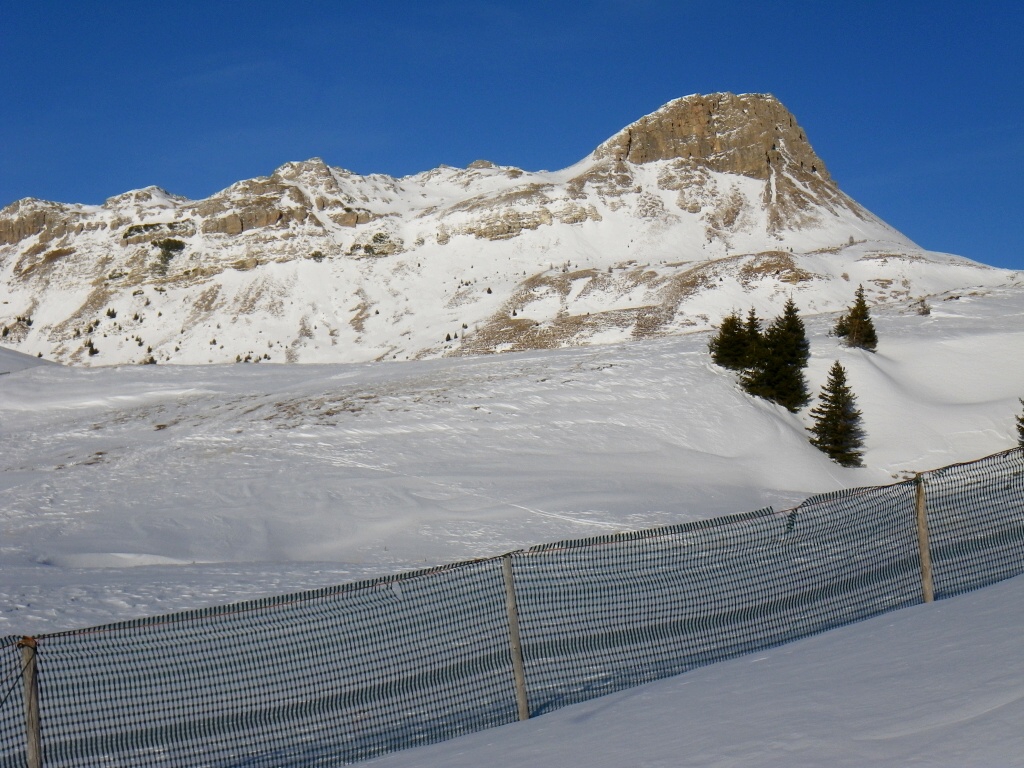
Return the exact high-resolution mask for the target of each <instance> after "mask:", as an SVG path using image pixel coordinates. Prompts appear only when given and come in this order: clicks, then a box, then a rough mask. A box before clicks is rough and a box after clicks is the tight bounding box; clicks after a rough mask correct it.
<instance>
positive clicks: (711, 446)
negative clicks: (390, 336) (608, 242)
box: [0, 285, 1024, 634]
mask: <svg viewBox="0 0 1024 768" xmlns="http://www.w3.org/2000/svg"><path fill="white" fill-rule="evenodd" d="M833 320H834V317H830V316H821V317H816V318H810V319H809V320H808V331H809V335H810V338H811V349H812V358H811V362H810V366H809V370H808V378H809V381H810V385H811V388H812V391H813V392H815V393H816V392H817V391H818V390H819V388H820V387H821V385H822V384H823V383H824V381H825V378H826V374H827V371H828V368H829V367H830V365H831V364H832V362H833V361H834V360H836V359H839V360H841V361H842V363H843V365H844V366H846V368H847V370H848V371H849V381H850V385H851V386H852V388H853V390H854V392H855V393H856V394H857V396H858V398H859V400H858V403H859V406H860V408H861V409H862V410H863V412H864V426H865V429H866V431H867V435H868V437H867V444H866V449H867V450H866V455H865V460H866V464H867V466H866V467H865V468H862V469H844V468H842V467H839V466H837V465H836V464H833V463H832V462H830V461H829V460H828V459H827V458H826V457H825V456H824V455H823V454H821V453H819V452H818V451H816V450H815V449H814V448H812V447H811V446H810V445H809V444H808V441H807V437H808V436H807V433H806V431H805V427H806V426H807V425H808V424H809V423H810V422H809V419H808V417H807V412H806V410H805V411H804V412H803V413H802V414H798V415H794V414H791V413H789V412H788V411H785V410H784V409H782V408H780V407H777V406H774V405H771V404H769V403H767V402H765V401H763V400H757V399H754V398H751V397H749V396H747V395H746V394H745V393H743V392H742V390H740V389H739V387H738V386H737V385H736V382H735V377H734V376H733V375H732V374H731V373H730V372H728V371H726V370H724V369H721V368H718V367H717V366H714V365H712V364H711V363H710V360H709V356H708V353H707V340H708V335H707V334H691V335H686V336H680V337H673V338H667V339H655V340H644V341H639V342H632V343H626V344H612V345H600V346H591V347H584V348H576V349H566V350H541V351H534V352H528V353H519V354H510V355H501V356H487V357H475V358H460V359H437V360H424V361H415V362H410V363H403V364H400V365H399V364H393V363H369V364H348V365H322V366H279V365H265V366H238V365H223V366H132V367H123V368H111V367H105V368H92V369H86V368H68V367H62V366H54V365H47V366H39V367H34V368H30V369H26V370H22V371H19V372H14V373H11V374H9V375H5V376H2V377H0V445H2V446H3V451H2V454H0V634H7V633H33V632H40V631H45V630H52V629H56V628H65V627H73V626H76V625H89V624H96V623H101V622H104V621H108V620H112V619H116V618H124V617H127V616H138V615H146V614H157V613H163V612H167V611H171V610H174V609H179V608H181V609H183V608H191V607H198V606H201V605H208V604H211V603H221V602H229V601H231V600H235V599H241V598H244V597H253V596H256V595H266V594H275V593H286V592H291V591H295V590H298V589H302V588H305V587H313V586H322V585H326V584H333V583H339V582H343V581H347V580H350V579H353V578H359V577H361V576H365V575H368V574H380V573H390V572H394V571H397V570H401V569H405V568H412V567H417V566H422V565H425V564H437V563H443V562H449V561H453V560H461V559H467V558H472V557H477V556H483V555H494V554H500V553H502V552H505V551H509V550H512V549H515V548H518V547H522V546H526V545H531V544H536V543H541V542H544V541H552V540H558V539H563V538H579V537H585V536H591V535H598V534H604V533H609V532H614V531H619V530H629V529H639V528H645V527H650V526H655V525H660V524H667V523H675V522H680V521H684V520H689V519H694V518H698V517H705V516H712V515H719V514H725V513H731V512H738V511H744V510H749V509H756V508H760V507H763V506H766V505H768V504H771V505H774V506H775V507H776V508H785V507H788V506H790V505H793V504H795V503H796V502H798V501H800V500H801V499H803V498H804V497H805V496H807V495H809V494H811V493H816V492H823V491H829V490H834V489H838V488H843V487H849V486H858V485H875V484H883V483H887V482H891V481H892V480H893V479H894V478H902V477H903V476H904V475H905V473H907V472H913V471H917V470H925V469H931V468H935V467H939V466H944V465H946V464H949V463H952V462H956V461H966V460H970V459H974V458H978V457H980V456H983V455H987V454H990V453H994V452H996V451H999V450H1004V449H1006V448H1009V447H1012V446H1013V445H1014V444H1015V431H1014V416H1015V414H1017V413H1019V412H1020V404H1019V402H1018V401H1017V398H1018V397H1020V396H1021V395H1022V394H1024V392H1022V390H1021V382H1024V354H1021V351H1022V350H1024V285H1017V286H1016V287H1014V288H1004V289H999V290H993V291H989V292H984V293H981V292H979V293H976V294H951V295H947V296H944V297H938V298H936V300H935V301H933V303H932V309H931V314H929V315H920V314H918V313H917V310H916V307H914V306H913V305H912V304H908V303H904V304H902V305H893V306H891V307H888V308H886V309H877V308H876V310H875V323H876V326H877V328H878V334H879V338H880V342H879V347H878V351H877V352H876V353H874V354H871V353H868V352H864V351H862V350H854V349H848V348H846V347H843V346H841V345H840V344H839V342H838V340H837V339H835V338H834V337H831V336H829V335H828V330H829V328H830V326H831V324H832V321H833Z"/></svg>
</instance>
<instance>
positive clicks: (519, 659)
mask: <svg viewBox="0 0 1024 768" xmlns="http://www.w3.org/2000/svg"><path fill="white" fill-rule="evenodd" d="M501 570H502V573H503V574H504V576H505V608H506V610H507V611H508V642H509V650H510V651H511V652H512V674H513V676H514V677H515V685H516V705H517V707H518V709H519V719H520V720H529V719H530V702H529V699H528V698H527V696H526V668H525V666H524V664H523V645H522V642H521V640H520V639H519V609H518V608H517V607H516V588H515V583H514V582H513V581H512V555H511V554H507V555H502V557H501Z"/></svg>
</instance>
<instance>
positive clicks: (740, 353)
mask: <svg viewBox="0 0 1024 768" xmlns="http://www.w3.org/2000/svg"><path fill="white" fill-rule="evenodd" d="M856 296H857V299H856V301H855V302H854V305H853V307H851V308H850V311H849V313H848V314H847V315H845V316H844V317H843V318H840V324H837V325H838V327H839V329H840V330H841V331H842V332H841V333H839V331H836V333H837V335H841V336H845V337H846V343H847V344H851V338H852V340H853V341H855V342H856V344H851V345H852V346H863V347H864V348H866V349H874V347H875V344H877V338H876V336H875V331H874V327H873V325H872V324H871V318H870V316H869V314H868V311H867V304H866V303H865V301H864V290H863V288H858V289H857V294H856ZM708 350H709V351H710V352H711V359H712V360H714V362H715V363H717V364H718V365H721V366H723V367H725V368H729V369H731V370H734V371H738V372H739V374H740V385H741V386H742V387H743V389H744V390H746V391H747V392H748V393H750V394H752V395H756V396H758V397H763V398H764V399H766V400H770V401H771V402H773V403H778V404H779V405H782V406H783V407H785V408H787V409H789V410H790V411H792V412H796V411H798V410H799V409H800V408H802V407H803V406H805V405H807V403H808V402H809V401H810V396H809V394H808V392H807V381H806V379H805V378H804V369H806V367H807V361H808V360H809V359H810V351H811V348H810V343H809V342H808V341H807V334H806V332H805V330H804V323H803V320H801V319H800V315H799V312H798V310H797V307H796V304H795V303H794V302H793V300H792V299H790V300H789V301H787V302H786V306H785V308H784V309H783V312H782V314H781V315H779V316H778V317H777V318H775V319H774V320H773V321H772V323H771V325H769V326H768V329H767V330H764V331H762V330H761V321H760V319H759V318H758V317H757V313H756V312H755V311H754V310H753V309H751V310H750V312H749V313H748V314H747V317H746V320H745V321H744V320H743V319H741V318H740V315H739V313H738V312H733V313H732V314H730V315H729V316H728V317H726V318H725V319H723V320H722V324H721V325H720V326H719V328H718V332H717V333H716V334H715V335H714V336H713V337H712V339H711V341H710V342H709V344H708ZM1022 403H1024V401H1022ZM810 414H811V416H812V418H813V419H814V424H813V425H812V426H810V427H808V428H807V429H808V431H809V432H810V433H811V435H812V437H811V444H812V445H813V446H814V447H815V448H818V449H819V450H821V451H823V452H824V453H826V454H827V455H828V456H829V458H831V459H832V460H833V461H835V462H837V463H838V464H841V465H842V466H844V467H860V466H863V461H862V455H863V454H862V447H863V444H864V436H865V435H864V430H863V428H862V426H861V412H860V411H859V410H857V407H856V396H855V395H854V394H853V391H852V390H851V389H850V387H849V385H848V384H847V382H846V369H845V368H843V366H842V365H840V363H839V361H838V360H837V361H836V362H835V364H834V365H833V366H832V368H831V370H830V371H829V375H828V381H827V382H826V383H825V386H823V387H822V390H821V394H820V395H819V402H818V405H817V406H815V407H814V408H812V409H811V412H810ZM1018 424H1019V427H1018V428H1019V429H1020V430H1021V439H1022V441H1024V416H1022V417H1021V419H1019V420H1018ZM1022 444H1024V442H1022Z"/></svg>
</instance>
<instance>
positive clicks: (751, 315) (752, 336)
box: [742, 307, 764, 368]
mask: <svg viewBox="0 0 1024 768" xmlns="http://www.w3.org/2000/svg"><path fill="white" fill-rule="evenodd" d="M743 331H744V335H745V336H746V341H747V351H746V359H745V360H744V361H743V366H742V367H743V368H749V367H750V366H751V365H753V364H754V362H755V361H756V360H757V357H758V355H759V354H760V352H761V344H762V342H763V341H764V335H763V334H762V333H761V318H759V317H758V316H757V312H755V311H754V308H753V307H751V308H750V311H749V312H747V320H746V322H745V323H744V325H743Z"/></svg>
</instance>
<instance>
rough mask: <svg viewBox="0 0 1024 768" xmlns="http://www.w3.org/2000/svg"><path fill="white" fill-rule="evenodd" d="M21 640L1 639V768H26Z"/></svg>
mask: <svg viewBox="0 0 1024 768" xmlns="http://www.w3.org/2000/svg"><path fill="white" fill-rule="evenodd" d="M20 639H21V638H20V637H0V768H14V767H15V766H17V768H24V766H25V758H24V753H25V705H24V703H23V702H24V700H23V697H22V662H21V649H20V648H18V641H19V640H20Z"/></svg>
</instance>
